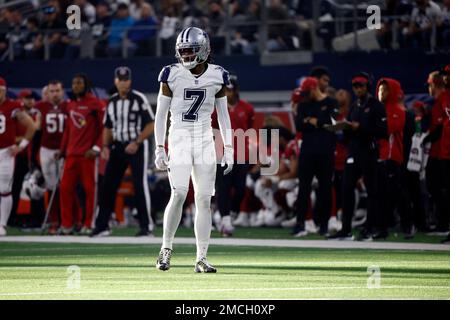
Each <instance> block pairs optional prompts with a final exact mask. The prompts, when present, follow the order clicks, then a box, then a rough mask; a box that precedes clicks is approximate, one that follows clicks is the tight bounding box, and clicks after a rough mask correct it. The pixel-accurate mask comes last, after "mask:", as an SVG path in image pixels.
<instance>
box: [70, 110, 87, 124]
mask: <svg viewBox="0 0 450 320" xmlns="http://www.w3.org/2000/svg"><path fill="white" fill-rule="evenodd" d="M70 119H72V122H73V124H74V125H75V126H76V127H77V128H78V129H81V128H83V127H84V126H85V125H86V118H85V117H84V115H82V114H81V113H78V112H76V111H73V110H72V111H70Z"/></svg>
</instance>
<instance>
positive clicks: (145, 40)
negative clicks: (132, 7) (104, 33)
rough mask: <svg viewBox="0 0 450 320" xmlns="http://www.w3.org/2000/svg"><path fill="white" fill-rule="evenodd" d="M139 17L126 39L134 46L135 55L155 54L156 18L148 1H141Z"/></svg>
mask: <svg viewBox="0 0 450 320" xmlns="http://www.w3.org/2000/svg"><path fill="white" fill-rule="evenodd" d="M140 14H141V16H140V18H139V20H137V21H136V22H135V23H134V24H133V28H132V29H131V30H130V32H129V33H128V39H130V41H132V42H133V44H134V46H135V55H136V56H148V55H155V54H156V51H155V47H156V43H155V36H156V32H157V28H156V27H157V25H158V20H157V17H156V16H155V12H154V11H153V7H152V6H151V5H150V4H148V3H143V4H142V5H141V10H140Z"/></svg>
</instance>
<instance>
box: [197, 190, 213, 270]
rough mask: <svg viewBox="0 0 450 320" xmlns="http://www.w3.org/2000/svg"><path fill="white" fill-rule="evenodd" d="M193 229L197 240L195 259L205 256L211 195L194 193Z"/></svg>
mask: <svg viewBox="0 0 450 320" xmlns="http://www.w3.org/2000/svg"><path fill="white" fill-rule="evenodd" d="M195 207H196V208H197V210H196V213H197V214H196V215H195V223H194V231H195V238H196V240H197V261H199V260H200V259H202V258H206V255H207V253H208V247H209V239H210V238H211V219H212V218H211V196H205V195H195Z"/></svg>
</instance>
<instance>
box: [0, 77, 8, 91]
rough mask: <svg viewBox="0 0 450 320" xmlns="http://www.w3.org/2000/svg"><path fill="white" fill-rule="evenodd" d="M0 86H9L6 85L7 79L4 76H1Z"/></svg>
mask: <svg viewBox="0 0 450 320" xmlns="http://www.w3.org/2000/svg"><path fill="white" fill-rule="evenodd" d="M0 87H5V88H6V87H7V85H6V80H5V79H3V78H2V77H0Z"/></svg>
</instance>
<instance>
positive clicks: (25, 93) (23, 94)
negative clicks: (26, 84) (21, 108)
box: [19, 89, 33, 98]
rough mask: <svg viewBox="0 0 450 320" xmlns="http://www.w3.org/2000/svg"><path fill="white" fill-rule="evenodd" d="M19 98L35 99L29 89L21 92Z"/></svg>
mask: <svg viewBox="0 0 450 320" xmlns="http://www.w3.org/2000/svg"><path fill="white" fill-rule="evenodd" d="M19 98H33V92H31V90H28V89H24V90H22V91H20V92H19Z"/></svg>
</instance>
